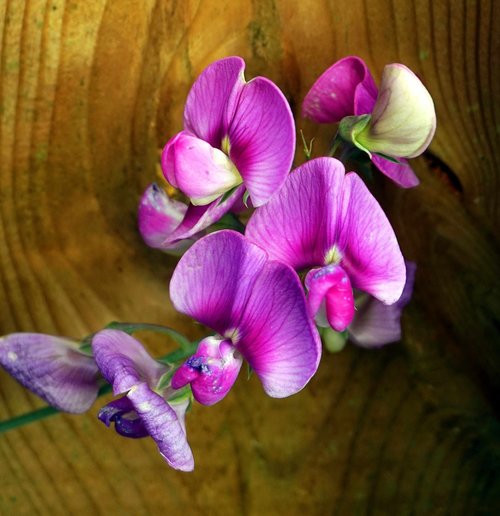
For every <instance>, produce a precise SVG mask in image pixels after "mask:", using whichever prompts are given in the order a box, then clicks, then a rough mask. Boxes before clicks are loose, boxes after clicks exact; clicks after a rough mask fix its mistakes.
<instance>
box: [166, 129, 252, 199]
mask: <svg viewBox="0 0 500 516" xmlns="http://www.w3.org/2000/svg"><path fill="white" fill-rule="evenodd" d="M174 140H175V141H174V142H173V143H171V142H169V143H168V144H167V146H166V147H165V151H164V152H163V155H162V166H163V168H164V170H165V176H166V178H167V180H168V181H169V182H170V183H171V184H172V186H175V187H176V188H178V189H179V190H181V191H182V192H183V193H184V194H185V195H187V196H188V197H189V198H190V199H191V202H192V203H193V204H195V205H206V204H209V203H210V202H212V201H214V200H215V199H217V198H218V197H220V196H221V195H223V194H224V193H225V192H226V191H228V190H230V189H231V188H233V187H235V186H237V185H239V184H241V182H242V179H241V176H240V174H239V172H238V171H237V170H236V168H235V166H234V164H233V163H232V161H231V160H230V159H229V158H228V157H227V156H226V155H225V154H224V153H223V152H222V151H221V150H219V149H217V148H215V147H212V146H211V145H210V144H209V143H207V142H206V141H204V140H200V139H199V138H197V137H196V136H193V135H191V134H189V133H187V132H186V131H182V132H181V133H179V134H178V135H177V136H176V137H175V138H174Z"/></svg>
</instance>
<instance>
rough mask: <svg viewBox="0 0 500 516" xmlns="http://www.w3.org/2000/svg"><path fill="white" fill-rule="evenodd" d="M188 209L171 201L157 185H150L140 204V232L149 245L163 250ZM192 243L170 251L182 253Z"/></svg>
mask: <svg viewBox="0 0 500 516" xmlns="http://www.w3.org/2000/svg"><path fill="white" fill-rule="evenodd" d="M187 209H188V207H187V206H186V205H185V204H184V203H182V202H179V201H176V200H174V199H171V198H170V197H169V196H168V195H167V194H166V193H165V192H164V190H163V189H162V188H160V187H159V186H158V185H156V184H154V183H153V184H152V185H149V186H148V188H147V189H146V191H145V192H144V194H143V196H142V198H141V201H140V204H139V214H138V219H139V232H140V233H141V236H142V238H143V239H144V241H145V242H146V244H147V245H149V246H150V247H154V248H162V244H163V242H164V241H165V240H166V239H167V238H168V237H169V236H170V235H171V234H172V233H173V232H174V231H175V229H177V228H178V227H179V225H180V224H181V223H182V221H183V220H184V217H185V216H186V212H187ZM191 243H192V241H190V240H186V241H184V242H180V243H179V244H177V245H175V244H174V245H172V246H171V247H170V249H172V250H177V251H178V252H182V251H184V250H185V249H187V247H189V245H190V244H191Z"/></svg>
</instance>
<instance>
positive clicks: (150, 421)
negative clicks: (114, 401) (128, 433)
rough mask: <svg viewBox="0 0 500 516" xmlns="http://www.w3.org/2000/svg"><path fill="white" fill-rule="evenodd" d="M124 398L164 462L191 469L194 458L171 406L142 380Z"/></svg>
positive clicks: (179, 467) (180, 468) (177, 467)
mask: <svg viewBox="0 0 500 516" xmlns="http://www.w3.org/2000/svg"><path fill="white" fill-rule="evenodd" d="M127 398H128V399H129V400H130V401H131V402H132V404H133V406H134V409H135V411H136V412H137V414H138V416H139V417H140V418H141V420H142V422H143V424H144V426H145V428H146V430H147V431H148V433H149V435H150V436H151V437H152V438H153V439H154V440H155V442H156V444H157V446H158V449H159V451H160V454H161V455H162V456H163V458H164V459H165V460H166V461H167V462H168V464H169V465H170V466H171V467H173V468H175V469H178V470H181V471H192V470H193V469H194V459H193V454H192V452H191V448H190V447H189V444H188V442H187V439H186V434H185V431H184V429H183V425H182V423H181V422H180V421H179V418H178V416H177V414H176V412H175V411H174V409H173V408H172V407H171V406H170V405H169V404H168V403H167V402H166V401H165V400H164V399H163V398H162V397H161V396H159V395H158V394H156V393H155V392H153V391H152V390H151V389H150V388H149V386H148V385H147V384H146V383H145V382H140V383H138V384H136V385H135V386H134V387H132V388H131V389H130V391H129V392H128V394H127Z"/></svg>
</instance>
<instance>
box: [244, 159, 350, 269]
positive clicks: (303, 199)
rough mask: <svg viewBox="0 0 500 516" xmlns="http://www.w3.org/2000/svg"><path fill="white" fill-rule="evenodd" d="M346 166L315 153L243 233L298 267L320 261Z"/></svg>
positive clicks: (332, 233)
mask: <svg viewBox="0 0 500 516" xmlns="http://www.w3.org/2000/svg"><path fill="white" fill-rule="evenodd" d="M344 174H345V172H344V166H343V165H342V163H341V162H340V161H338V160H336V159H333V158H317V159H314V160H311V161H308V162H307V163H305V164H304V165H302V166H300V167H298V168H297V169H295V171H293V172H292V173H291V174H290V175H289V176H288V179H287V181H286V183H285V184H284V185H283V188H282V189H281V190H280V191H279V192H278V193H277V194H276V195H275V196H274V197H273V198H272V199H271V200H270V202H268V203H267V204H266V205H265V206H263V207H262V208H260V209H258V210H256V211H255V212H254V214H253V215H252V217H251V218H250V221H249V222H248V224H247V228H246V232H245V235H246V236H247V237H248V239H249V240H251V241H252V242H255V243H256V244H257V245H259V246H261V247H262V248H263V249H265V250H266V251H267V253H268V254H269V256H270V257H271V258H272V259H274V260H278V261H280V262H282V263H286V264H287V265H290V266H291V267H293V268H294V269H296V270H300V269H303V268H306V267H311V266H315V265H324V264H325V263H326V262H325V257H326V254H327V252H328V251H329V250H331V248H332V247H333V245H334V244H335V237H336V233H337V225H338V224H340V213H339V212H340V204H341V199H342V184H343V180H344Z"/></svg>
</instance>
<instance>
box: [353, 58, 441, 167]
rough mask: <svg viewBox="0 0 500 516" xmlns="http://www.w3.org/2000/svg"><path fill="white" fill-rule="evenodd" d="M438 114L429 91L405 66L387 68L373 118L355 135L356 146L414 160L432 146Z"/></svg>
mask: <svg viewBox="0 0 500 516" xmlns="http://www.w3.org/2000/svg"><path fill="white" fill-rule="evenodd" d="M435 130H436V112H435V110H434V103H433V101H432V97H431V96H430V94H429V92H428V91H427V89H426V88H425V86H424V85H423V84H422V82H421V81H420V79H419V78H418V77H417V76H416V75H415V74H414V73H413V72H412V71H411V70H410V69H408V68H407V67H406V66H404V65H402V64H391V65H387V66H386V67H385V68H384V72H383V74H382V82H381V85H380V91H379V94H378V97H377V101H376V103H375V106H374V108H373V111H372V114H371V119H370V121H369V123H368V124H366V125H365V127H364V128H362V130H361V131H359V132H356V134H355V135H353V136H354V137H355V141H354V143H355V145H357V146H359V147H360V148H363V149H365V150H366V151H368V152H374V153H379V154H384V155H387V156H393V157H403V158H414V157H416V156H419V155H420V154H422V152H424V151H425V149H426V148H427V147H428V146H429V143H430V142H431V140H432V137H433V136H434V132H435Z"/></svg>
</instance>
